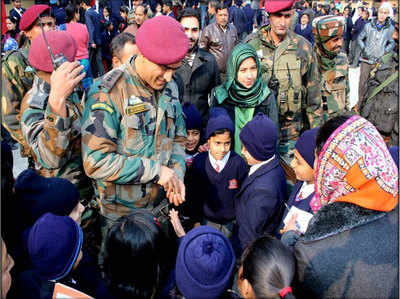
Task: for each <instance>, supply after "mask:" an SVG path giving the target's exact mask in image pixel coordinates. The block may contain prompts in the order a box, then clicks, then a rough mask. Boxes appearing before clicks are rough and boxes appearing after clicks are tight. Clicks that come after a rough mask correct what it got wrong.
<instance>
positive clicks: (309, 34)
mask: <svg viewBox="0 0 400 299" xmlns="http://www.w3.org/2000/svg"><path fill="white" fill-rule="evenodd" d="M294 32H295V33H297V34H298V35H301V36H302V37H304V38H305V39H307V40H308V41H309V42H310V43H312V44H314V35H313V33H312V27H311V25H310V23H308V24H307V26H306V28H305V29H304V30H301V24H297V25H296V28H295V29H294Z"/></svg>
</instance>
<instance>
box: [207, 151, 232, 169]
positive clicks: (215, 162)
mask: <svg viewBox="0 0 400 299" xmlns="http://www.w3.org/2000/svg"><path fill="white" fill-rule="evenodd" d="M230 155H231V151H229V152H228V153H227V154H226V155H225V156H224V157H223V158H222V160H215V159H214V157H213V156H212V155H211V153H210V152H208V158H209V159H210V163H211V166H212V167H213V168H214V169H215V170H217V165H218V166H219V172H221V171H222V169H224V167H225V165H226V163H227V162H228V160H229V156H230Z"/></svg>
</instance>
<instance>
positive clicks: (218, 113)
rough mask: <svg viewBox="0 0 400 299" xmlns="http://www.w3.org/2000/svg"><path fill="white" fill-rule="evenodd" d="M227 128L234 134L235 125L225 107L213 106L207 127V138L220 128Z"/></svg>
mask: <svg viewBox="0 0 400 299" xmlns="http://www.w3.org/2000/svg"><path fill="white" fill-rule="evenodd" d="M222 129H227V130H229V132H231V134H232V135H233V134H234V132H235V126H234V124H233V122H232V120H231V119H230V117H229V115H228V113H227V112H226V110H225V109H224V108H219V107H217V108H212V109H211V110H210V117H209V119H208V123H207V128H206V140H208V139H209V138H210V136H211V135H212V134H213V133H214V132H215V131H218V130H222Z"/></svg>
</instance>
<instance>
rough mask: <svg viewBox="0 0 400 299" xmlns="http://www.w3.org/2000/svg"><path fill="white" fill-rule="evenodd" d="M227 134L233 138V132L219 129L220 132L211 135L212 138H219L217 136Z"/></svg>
mask: <svg viewBox="0 0 400 299" xmlns="http://www.w3.org/2000/svg"><path fill="white" fill-rule="evenodd" d="M226 132H229V135H230V136H231V138H232V132H231V131H229V130H228V129H218V130H216V131H214V132H213V133H212V134H211V135H210V137H215V136H217V135H221V134H225V133H226Z"/></svg>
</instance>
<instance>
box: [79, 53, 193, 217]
mask: <svg viewBox="0 0 400 299" xmlns="http://www.w3.org/2000/svg"><path fill="white" fill-rule="evenodd" d="M135 59H136V56H134V57H132V58H131V60H130V61H129V62H128V63H127V64H124V65H123V66H121V67H119V68H117V69H114V70H112V71H111V72H109V73H107V74H106V75H105V76H103V78H102V79H101V80H97V81H96V82H95V83H94V85H93V86H92V88H91V89H90V91H89V94H88V97H87V102H86V105H85V108H84V113H83V119H82V154H83V160H84V167H85V171H86V173H87V175H88V176H89V177H91V178H92V179H93V180H95V185H96V189H97V190H96V195H97V198H98V202H99V204H100V211H101V214H102V215H103V216H105V217H106V218H107V219H108V220H111V221H112V220H115V219H116V218H118V217H120V216H122V215H126V214H129V213H130V212H131V211H132V209H135V208H146V209H152V208H153V203H154V201H155V198H156V197H157V188H158V185H157V184H156V182H157V180H158V179H159V176H160V167H161V166H162V165H163V166H167V167H170V168H172V169H174V170H175V172H176V174H177V177H178V178H179V179H180V180H182V181H183V177H184V173H185V150H184V143H185V140H186V129H185V122H184V119H183V115H182V108H181V105H180V103H179V100H178V89H177V86H176V84H175V82H174V81H171V82H169V83H168V84H167V85H166V87H165V88H164V89H163V90H162V91H153V90H152V89H150V88H149V87H147V85H146V84H145V82H144V81H143V80H142V79H141V78H140V77H139V76H138V74H137V72H136V69H135V65H134V64H135Z"/></svg>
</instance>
